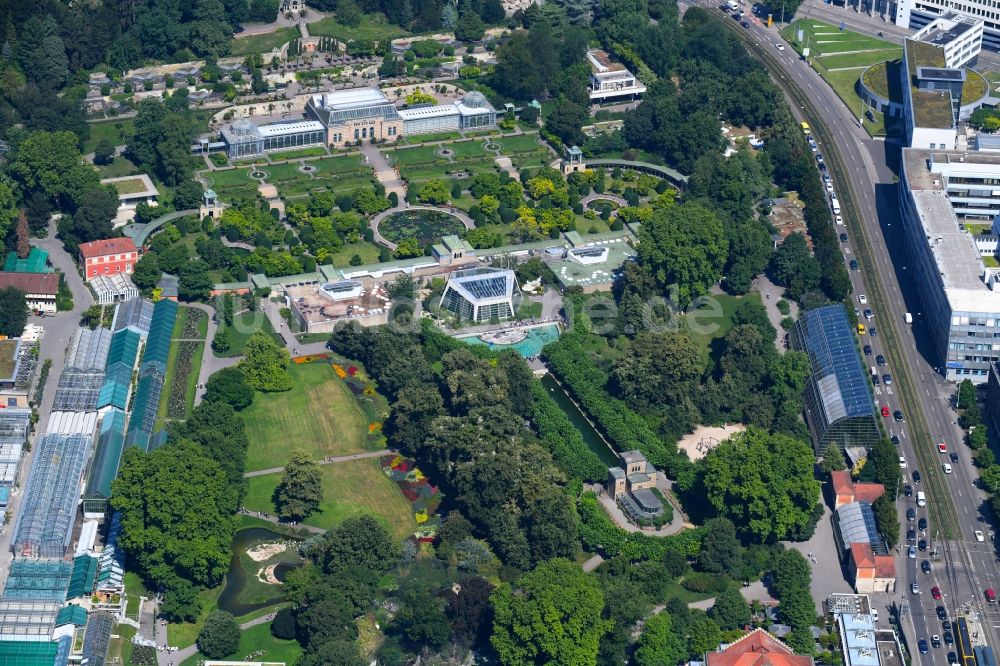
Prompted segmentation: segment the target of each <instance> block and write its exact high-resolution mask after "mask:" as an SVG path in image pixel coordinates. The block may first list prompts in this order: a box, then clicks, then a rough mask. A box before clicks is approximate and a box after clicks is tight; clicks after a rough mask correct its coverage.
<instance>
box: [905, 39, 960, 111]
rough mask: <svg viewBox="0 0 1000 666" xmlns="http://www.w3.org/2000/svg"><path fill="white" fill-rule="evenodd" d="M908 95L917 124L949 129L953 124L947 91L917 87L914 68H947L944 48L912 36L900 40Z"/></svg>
mask: <svg viewBox="0 0 1000 666" xmlns="http://www.w3.org/2000/svg"><path fill="white" fill-rule="evenodd" d="M903 48H904V50H905V57H906V66H907V74H908V75H909V79H910V95H911V98H912V99H913V120H914V123H915V124H916V125H917V126H918V127H940V128H950V127H954V125H955V114H954V109H953V107H952V104H951V94H950V93H949V92H948V91H938V90H920V89H919V88H918V87H917V70H918V68H920V67H936V68H942V69H944V68H946V65H945V59H944V49H942V48H941V47H939V46H935V45H933V44H926V43H924V42H918V41H915V40H912V39H907V40H905V41H904V42H903Z"/></svg>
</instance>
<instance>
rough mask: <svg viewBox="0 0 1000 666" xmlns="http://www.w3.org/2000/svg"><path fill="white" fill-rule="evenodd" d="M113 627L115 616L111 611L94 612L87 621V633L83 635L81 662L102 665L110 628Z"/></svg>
mask: <svg viewBox="0 0 1000 666" xmlns="http://www.w3.org/2000/svg"><path fill="white" fill-rule="evenodd" d="M114 628H115V618H114V616H113V615H112V614H111V613H106V612H100V613H94V614H92V615H91V616H90V618H89V620H88V621H87V633H85V634H84V636H83V663H85V664H87V666H104V664H105V662H106V660H107V658H108V644H109V643H110V642H111V630H112V629H114Z"/></svg>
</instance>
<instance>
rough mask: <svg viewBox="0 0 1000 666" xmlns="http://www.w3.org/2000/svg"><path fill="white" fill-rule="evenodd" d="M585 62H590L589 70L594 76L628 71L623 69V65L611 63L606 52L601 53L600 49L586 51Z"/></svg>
mask: <svg viewBox="0 0 1000 666" xmlns="http://www.w3.org/2000/svg"><path fill="white" fill-rule="evenodd" d="M587 60H588V61H589V62H590V69H591V70H592V71H593V72H594V73H595V74H603V73H605V72H622V71H628V70H626V69H625V65H623V64H621V63H620V62H614V61H612V60H611V56H609V55H608V53H607V51H602V50H601V49H591V50H590V51H587Z"/></svg>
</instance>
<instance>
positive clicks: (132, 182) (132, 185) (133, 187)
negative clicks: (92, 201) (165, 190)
mask: <svg viewBox="0 0 1000 666" xmlns="http://www.w3.org/2000/svg"><path fill="white" fill-rule="evenodd" d="M101 185H113V186H114V188H115V189H116V190H118V198H119V199H132V198H137V197H155V196H157V195H159V194H160V192H159V191H158V190H157V189H156V185H153V181H152V179H150V177H149V176H147V175H146V174H144V173H140V174H136V175H134V176H121V177H120V178H102V179H101Z"/></svg>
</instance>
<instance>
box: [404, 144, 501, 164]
mask: <svg viewBox="0 0 1000 666" xmlns="http://www.w3.org/2000/svg"><path fill="white" fill-rule="evenodd" d="M453 145H454V144H451V145H449V146H448V147H449V148H453ZM437 151H438V147H437V146H415V147H413V148H400V149H398V150H392V151H386V155H387V156H388V157H389V159H390V160H391V161H392V163H393V164H395V165H396V166H399V167H403V166H410V165H413V164H430V163H432V162H437V161H442V162H447V161H448V160H447V159H446V158H444V157H441V156H439V155H438V154H437ZM480 152H482V151H480Z"/></svg>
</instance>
